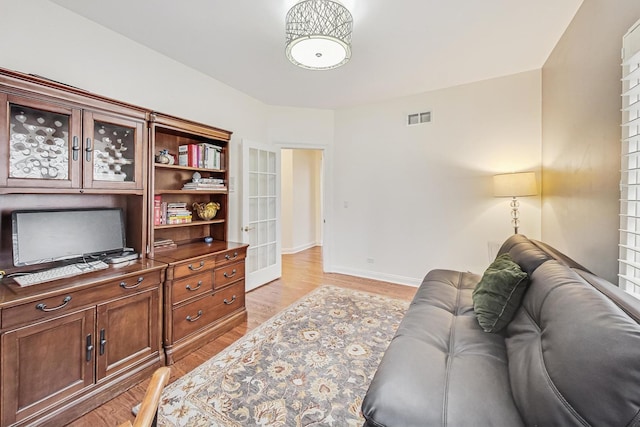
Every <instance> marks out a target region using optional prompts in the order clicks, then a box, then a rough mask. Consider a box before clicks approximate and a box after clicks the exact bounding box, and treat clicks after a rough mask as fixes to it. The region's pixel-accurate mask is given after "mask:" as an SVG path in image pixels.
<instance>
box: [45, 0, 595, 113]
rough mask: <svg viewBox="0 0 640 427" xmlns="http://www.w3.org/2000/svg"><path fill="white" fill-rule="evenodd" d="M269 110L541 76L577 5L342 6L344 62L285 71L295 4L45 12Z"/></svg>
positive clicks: (229, 0) (174, 2)
mask: <svg viewBox="0 0 640 427" xmlns="http://www.w3.org/2000/svg"><path fill="white" fill-rule="evenodd" d="M51 1H53V2H54V3H56V4H58V5H61V6H63V7H65V8H67V9H70V10H72V11H74V12H76V13H78V14H80V15H82V16H85V17H86V18H88V19H90V20H92V21H95V22H97V23H99V24H101V25H103V26H105V27H107V28H110V29H112V30H113V31H116V32H118V33H120V34H122V35H124V36H126V37H128V38H130V39H132V40H135V41H136V42H138V43H141V44H142V45H145V46H148V47H149V48H151V49H153V50H155V51H157V52H160V53H162V54H164V55H166V56H168V57H171V58H173V59H175V60H177V61H179V62H181V63H183V64H185V65H187V66H189V67H192V68H194V69H197V70H199V71H201V72H203V73H205V74H208V75H210V76H211V77H213V78H215V79H217V80H219V81H221V82H223V83H225V84H227V85H229V86H231V87H233V88H235V89H237V90H240V91H242V92H244V93H246V94H248V95H250V96H252V97H254V98H256V99H259V100H261V101H263V102H265V103H267V104H270V105H280V106H292V107H313V108H330V109H333V108H340V107H346V106H352V105H358V104H363V103H369V102H373V101H378V100H383V99H388V98H394V97H399V96H405V95H412V94H417V93H421V92H426V91H430V90H434V89H440V88H444V87H450V86H455V85H458V84H463V83H469V82H474V81H479V80H484V79H489V78H493V77H499V76H504V75H509V74H514V73H518V72H522V71H528V70H533V69H539V68H541V67H542V66H543V64H544V62H545V60H546V59H547V57H548V56H549V54H550V53H551V51H552V50H553V48H554V46H555V45H556V43H557V41H558V40H559V38H560V36H561V35H562V33H563V32H564V30H565V29H566V27H567V26H568V24H569V22H570V21H571V19H572V18H573V16H574V15H575V13H576V11H577V9H578V8H579V7H580V4H581V3H582V0H395V1H392V0H343V1H342V3H343V4H344V5H345V6H346V7H347V8H349V10H350V11H351V13H352V15H353V19H354V26H353V41H352V52H353V53H352V57H351V61H350V62H349V63H347V64H346V65H344V66H342V67H340V68H337V69H334V70H328V71H310V70H305V69H301V68H298V67H296V66H294V65H293V64H291V63H290V62H289V61H288V60H287V58H286V57H285V54H284V37H285V36H284V26H285V23H284V18H285V15H286V12H287V10H288V9H289V8H290V7H291V6H292V5H293V4H294V3H295V2H296V0H180V1H178V0H108V1H105V0H51Z"/></svg>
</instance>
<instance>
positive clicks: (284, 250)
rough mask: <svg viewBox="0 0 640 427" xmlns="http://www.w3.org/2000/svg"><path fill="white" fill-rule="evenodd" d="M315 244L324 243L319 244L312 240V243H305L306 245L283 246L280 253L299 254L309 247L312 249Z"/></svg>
mask: <svg viewBox="0 0 640 427" xmlns="http://www.w3.org/2000/svg"><path fill="white" fill-rule="evenodd" d="M314 246H322V245H318V244H317V243H315V242H311V243H307V244H304V245H300V246H296V247H295V248H282V249H281V250H280V253H281V254H282V255H292V254H297V253H298V252H302V251H306V250H307V249H311V248H313V247H314Z"/></svg>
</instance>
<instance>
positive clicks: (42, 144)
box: [9, 104, 70, 179]
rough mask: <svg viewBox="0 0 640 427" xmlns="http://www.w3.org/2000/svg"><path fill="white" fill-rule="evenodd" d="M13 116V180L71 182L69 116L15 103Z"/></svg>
mask: <svg viewBox="0 0 640 427" xmlns="http://www.w3.org/2000/svg"><path fill="white" fill-rule="evenodd" d="M9 114H10V116H11V117H10V121H9V123H10V129H9V177H10V178H30V179H69V123H70V118H69V116H67V115H64V114H59V113H54V112H50V111H44V110H37V109H33V108H28V107H23V106H20V105H14V104H12V105H11V106H10V108H9Z"/></svg>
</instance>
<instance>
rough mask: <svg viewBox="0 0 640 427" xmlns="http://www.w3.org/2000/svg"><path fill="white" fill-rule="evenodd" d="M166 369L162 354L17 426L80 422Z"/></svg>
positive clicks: (58, 424) (23, 420)
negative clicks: (94, 410)
mask: <svg viewBox="0 0 640 427" xmlns="http://www.w3.org/2000/svg"><path fill="white" fill-rule="evenodd" d="M163 365H164V361H163V357H162V354H160V355H159V357H157V358H154V359H153V360H152V361H149V362H147V363H145V364H143V365H141V366H139V367H138V368H137V369H131V370H129V371H127V372H126V373H124V374H123V375H122V376H120V377H118V378H114V379H113V381H108V382H105V383H101V384H99V385H95V386H94V387H93V388H92V389H91V390H86V391H83V393H82V394H81V395H80V396H76V397H75V398H70V399H67V400H66V401H64V402H61V403H60V404H57V405H55V406H53V407H50V408H48V409H46V410H44V411H41V412H39V413H37V414H34V415H32V416H30V417H27V418H24V419H21V420H19V421H16V422H15V423H11V424H9V425H11V426H12V427H13V426H16V427H18V426H20V427H21V426H32V425H34V424H37V425H39V426H52V427H53V426H61V425H66V424H68V423H70V422H71V421H73V420H75V419H77V418H80V417H81V416H83V415H84V414H86V413H88V412H90V411H92V410H93V409H95V408H97V407H98V406H100V405H102V404H103V403H106V402H108V401H109V400H111V399H113V398H115V397H117V396H119V395H120V394H122V393H124V392H125V391H127V390H129V389H130V388H131V387H133V386H135V385H137V384H139V383H141V382H142V381H144V380H145V379H147V378H150V377H151V375H152V374H153V372H154V371H155V370H156V369H158V368H159V367H161V366H163Z"/></svg>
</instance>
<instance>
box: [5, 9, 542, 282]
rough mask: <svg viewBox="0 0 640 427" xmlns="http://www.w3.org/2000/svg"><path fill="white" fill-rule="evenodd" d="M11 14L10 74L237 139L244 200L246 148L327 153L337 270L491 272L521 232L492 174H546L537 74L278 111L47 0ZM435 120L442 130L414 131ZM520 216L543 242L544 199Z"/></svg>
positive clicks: (394, 275)
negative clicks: (503, 245) (495, 254)
mask: <svg viewBox="0 0 640 427" xmlns="http://www.w3.org/2000/svg"><path fill="white" fill-rule="evenodd" d="M0 11H1V13H0V66H1V67H5V68H9V69H14V70H18V71H23V72H26V73H34V74H39V75H42V76H46V77H49V78H52V79H54V80H58V81H61V82H65V83H68V84H71V85H74V86H78V87H81V88H84V89H87V90H89V91H92V92H96V93H99V94H101V95H106V96H109V97H112V98H115V99H119V100H123V101H126V102H130V103H132V104H136V105H140V106H143V107H146V108H150V109H154V110H157V111H160V112H164V113H168V114H173V115H176V116H179V117H185V118H188V119H191V120H195V121H199V122H203V123H207V124H210V125H213V126H217V127H221V128H225V129H229V130H232V131H233V138H232V144H231V148H232V150H231V158H232V163H231V177H232V178H233V179H234V180H235V181H236V188H240V187H241V185H240V184H241V183H240V182H239V179H240V176H241V159H240V153H241V151H240V150H239V146H240V141H241V140H242V139H248V140H253V141H258V142H267V143H271V144H275V145H279V146H289V148H292V147H291V146H296V148H300V147H299V146H300V145H302V146H306V147H307V148H321V149H323V150H324V155H325V157H324V162H325V169H324V172H325V173H326V177H325V178H326V179H325V184H326V185H325V188H324V194H325V196H327V197H326V198H325V200H324V206H325V212H324V217H325V219H326V221H327V223H326V234H325V237H327V239H326V241H325V242H324V244H325V246H326V248H325V253H327V254H328V256H327V259H328V261H327V263H328V265H329V269H330V270H341V271H345V272H351V273H355V274H361V275H365V276H366V275H372V276H375V277H380V278H387V279H390V280H395V281H400V282H407V283H416V282H417V281H419V280H420V279H421V278H422V276H423V275H424V273H425V272H426V271H427V270H428V269H430V268H436V267H450V268H460V269H463V270H466V269H470V270H473V271H478V272H480V271H481V270H482V269H484V268H485V267H486V264H487V261H488V260H487V242H489V241H501V240H503V239H504V238H506V237H507V236H508V235H509V233H510V232H511V228H510V225H509V208H508V201H507V200H504V199H494V198H493V197H492V196H491V175H492V174H494V173H496V172H505V171H511V170H513V171H519V170H532V169H536V168H537V167H538V165H539V164H540V153H539V148H540V73H539V71H533V72H528V73H523V74H518V75H515V76H507V77H504V78H500V79H495V80H490V81H486V82H479V83H473V84H470V85H465V86H460V87H455V88H450V89H444V90H441V91H435V92H430V93H426V94H421V95H418V96H413V97H407V98H402V99H396V100H391V101H387V102H383V103H379V104H373V105H366V106H361V107H355V108H349V109H343V110H339V111H336V112H334V111H327V110H314V109H299V108H289V107H277V106H268V105H265V104H263V103H261V102H260V101H257V100H256V99H254V98H251V97H249V96H247V95H246V94H243V93H241V92H239V91H237V90H235V89H233V88H230V87H228V86H226V85H224V84H222V83H221V82H218V81H216V80H214V79H211V78H209V77H207V76H205V75H203V74H201V73H199V72H197V71H195V70H193V69H190V68H188V67H186V66H184V65H181V64H179V63H177V62H175V61H173V60H171V59H168V58H166V57H164V56H162V55H160V54H158V53H157V52H155V51H152V50H150V49H148V48H146V47H144V46H142V45H139V44H137V43H135V42H132V41H131V40H129V39H126V38H124V37H122V36H120V35H118V34H116V33H114V32H112V31H110V30H107V29H105V28H104V27H101V26H99V25H97V24H94V23H92V22H91V21H89V20H87V19H85V18H82V17H80V16H78V15H75V14H73V13H71V12H69V11H68V10H66V9H64V8H61V7H59V6H57V5H54V4H52V3H50V2H48V1H46V0H30V1H28V2H26V1H23V2H17V1H11V0H0ZM425 108H426V109H431V110H432V111H433V117H434V122H433V123H432V124H430V125H426V126H423V127H417V128H407V127H406V126H405V125H404V120H405V115H406V114H407V113H410V112H414V111H423V110H424V109H425ZM285 148H286V147H285ZM238 197H239V192H237V191H236V192H233V193H231V195H230V204H231V206H230V212H231V213H232V215H231V217H230V221H229V237H230V239H232V240H239V239H240V238H241V236H240V232H239V230H240V225H241V224H240V222H241V219H240V218H241V215H240V214H241V211H240V208H241V206H240V205H241V203H240V200H239V198H238ZM345 201H346V202H348V204H349V207H348V208H344V207H343V206H344V204H343V202H345ZM522 204H523V206H522V218H523V224H522V232H523V233H525V234H528V235H530V236H533V237H539V234H540V225H539V224H540V214H539V201H538V200H537V199H536V198H531V199H527V200H523V201H522ZM367 258H371V259H373V261H374V262H373V263H367Z"/></svg>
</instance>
